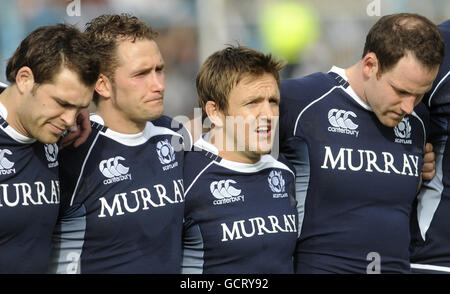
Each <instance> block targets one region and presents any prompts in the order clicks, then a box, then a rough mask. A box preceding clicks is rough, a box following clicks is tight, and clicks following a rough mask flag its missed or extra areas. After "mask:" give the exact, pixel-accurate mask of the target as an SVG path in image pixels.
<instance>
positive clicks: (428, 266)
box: [411, 263, 450, 273]
mask: <svg viewBox="0 0 450 294" xmlns="http://www.w3.org/2000/svg"><path fill="white" fill-rule="evenodd" d="M411 268H414V269H423V270H431V271H439V272H446V273H450V267H446V266H437V265H431V264H418V263H411Z"/></svg>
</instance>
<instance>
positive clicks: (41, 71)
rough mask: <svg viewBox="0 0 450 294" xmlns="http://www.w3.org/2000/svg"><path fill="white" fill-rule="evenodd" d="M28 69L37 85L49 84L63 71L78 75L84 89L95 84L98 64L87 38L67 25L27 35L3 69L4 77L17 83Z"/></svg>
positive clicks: (42, 29)
mask: <svg viewBox="0 0 450 294" xmlns="http://www.w3.org/2000/svg"><path fill="white" fill-rule="evenodd" d="M24 66H28V67H29V68H30V69H31V71H32V72H33V76H34V81H35V83H37V84H43V83H48V82H52V81H53V78H54V77H55V75H56V74H57V73H58V72H59V71H60V70H61V68H62V67H66V68H68V69H70V70H72V71H74V72H76V73H77V74H78V76H79V77H80V80H81V82H82V83H83V84H85V85H86V86H93V85H94V84H95V82H96V81H97V78H98V74H99V70H100V64H99V60H98V57H97V55H96V54H94V53H93V51H92V47H91V45H90V44H89V41H88V40H87V38H86V36H84V34H83V33H82V32H80V31H79V30H78V29H77V28H75V27H74V26H71V25H66V24H56V25H51V26H44V27H40V28H38V29H36V30H34V31H33V32H32V33H30V34H29V35H28V36H27V37H26V38H25V39H24V40H23V41H22V42H21V43H20V45H19V47H18V48H17V49H16V51H15V52H14V54H13V56H12V57H11V58H10V59H9V60H8V64H7V66H6V77H7V79H8V81H9V82H10V83H11V84H14V83H15V82H16V76H17V73H18V71H19V70H20V69H21V68H22V67H24Z"/></svg>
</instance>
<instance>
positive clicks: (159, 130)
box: [90, 114, 183, 146]
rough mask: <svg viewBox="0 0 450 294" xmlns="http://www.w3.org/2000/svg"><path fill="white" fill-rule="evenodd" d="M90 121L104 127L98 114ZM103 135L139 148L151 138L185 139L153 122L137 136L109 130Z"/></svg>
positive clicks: (91, 117)
mask: <svg viewBox="0 0 450 294" xmlns="http://www.w3.org/2000/svg"><path fill="white" fill-rule="evenodd" d="M90 119H91V121H94V122H96V123H99V124H102V125H104V121H103V119H102V118H101V117H100V116H99V115H98V114H94V115H91V116H90ZM102 135H104V136H106V137H108V138H110V139H113V140H114V141H117V142H119V143H120V144H122V145H125V146H139V145H142V144H144V143H146V142H147V141H148V140H149V139H150V138H151V137H154V136H158V135H172V136H179V137H183V136H182V135H181V134H178V133H177V132H175V131H172V130H171V129H168V128H164V127H158V126H155V125H154V124H153V123H151V122H147V124H146V126H145V128H144V130H143V131H142V132H139V133H137V134H123V133H119V132H116V131H113V130H111V129H109V128H108V129H107V130H106V131H105V132H104V133H103V134H102Z"/></svg>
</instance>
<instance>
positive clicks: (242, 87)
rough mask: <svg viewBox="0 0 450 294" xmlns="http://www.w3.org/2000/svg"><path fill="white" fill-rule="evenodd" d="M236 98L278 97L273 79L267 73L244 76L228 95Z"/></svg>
mask: <svg viewBox="0 0 450 294" xmlns="http://www.w3.org/2000/svg"><path fill="white" fill-rule="evenodd" d="M234 93H236V94H237V93H238V96H240V97H243V96H280V92H279V89H278V84H277V81H276V79H275V77H274V76H273V75H271V74H269V73H264V74H262V75H258V76H255V75H245V76H243V77H242V78H241V80H240V81H239V82H238V83H237V84H236V86H235V87H234V88H233V89H232V90H231V93H230V94H234Z"/></svg>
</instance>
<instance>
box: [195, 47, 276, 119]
mask: <svg viewBox="0 0 450 294" xmlns="http://www.w3.org/2000/svg"><path fill="white" fill-rule="evenodd" d="M283 67H284V62H282V61H277V60H275V59H274V58H273V57H272V55H271V54H267V55H266V54H264V53H262V52H259V51H256V50H253V49H251V48H248V47H245V46H228V47H227V48H225V49H223V50H220V51H217V52H215V53H213V54H212V55H211V56H209V57H208V58H207V59H206V61H205V62H204V63H203V65H202V66H201V67H200V70H199V72H198V74H197V78H196V86H197V94H198V102H199V106H200V107H201V108H202V119H205V118H206V112H205V106H206V103H207V102H208V101H214V102H215V103H216V104H217V106H218V108H219V109H220V110H222V111H226V110H227V109H228V96H229V95H230V92H231V90H232V89H233V88H234V87H236V85H237V84H238V83H239V82H240V81H241V80H242V79H243V78H245V77H248V76H250V77H258V76H261V75H263V74H264V73H269V74H271V75H273V77H274V78H275V80H276V81H277V84H278V87H279V86H280V70H281V69H282V68H283Z"/></svg>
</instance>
